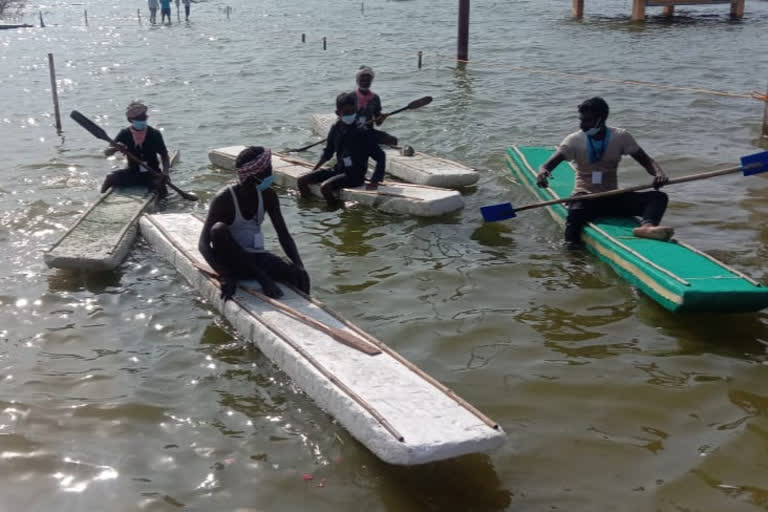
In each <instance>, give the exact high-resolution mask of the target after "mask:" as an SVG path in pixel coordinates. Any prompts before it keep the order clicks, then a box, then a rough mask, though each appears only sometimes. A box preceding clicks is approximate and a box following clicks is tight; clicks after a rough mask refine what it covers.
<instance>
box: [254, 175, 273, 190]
mask: <svg viewBox="0 0 768 512" xmlns="http://www.w3.org/2000/svg"><path fill="white" fill-rule="evenodd" d="M273 181H275V178H274V177H273V176H267V177H266V178H264V179H263V180H261V183H259V184H258V185H256V190H259V191H261V192H264V191H265V190H267V189H268V188H269V187H271V186H272V182H273Z"/></svg>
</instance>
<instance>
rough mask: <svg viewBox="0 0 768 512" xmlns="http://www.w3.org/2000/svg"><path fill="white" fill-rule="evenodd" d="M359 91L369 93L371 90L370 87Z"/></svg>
mask: <svg viewBox="0 0 768 512" xmlns="http://www.w3.org/2000/svg"><path fill="white" fill-rule="evenodd" d="M358 89H360V92H368V91H370V90H371V88H370V87H358Z"/></svg>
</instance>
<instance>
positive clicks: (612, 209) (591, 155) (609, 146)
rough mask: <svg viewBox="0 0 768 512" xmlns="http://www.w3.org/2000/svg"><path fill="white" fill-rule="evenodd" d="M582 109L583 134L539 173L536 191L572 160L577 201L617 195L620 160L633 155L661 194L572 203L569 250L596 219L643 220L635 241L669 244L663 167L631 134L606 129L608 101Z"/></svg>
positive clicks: (588, 103) (592, 101)
mask: <svg viewBox="0 0 768 512" xmlns="http://www.w3.org/2000/svg"><path fill="white" fill-rule="evenodd" d="M578 108H579V120H580V127H581V131H578V132H575V133H572V134H570V135H568V136H567V137H566V138H565V140H563V142H562V143H561V144H560V145H559V146H558V147H557V151H556V152H555V154H554V155H552V157H551V158H550V159H549V160H547V161H546V162H545V163H544V164H543V165H542V166H541V167H540V168H539V173H538V175H537V180H536V183H537V185H538V186H539V187H541V188H546V187H548V186H549V183H548V181H547V179H548V178H549V177H550V176H551V175H552V171H554V170H555V168H556V167H557V166H558V165H560V163H561V162H563V161H565V160H568V161H570V162H574V163H575V167H576V186H575V188H574V190H573V195H580V194H592V193H597V192H607V191H609V190H615V189H617V188H618V177H617V174H618V167H619V162H620V161H621V157H622V156H623V155H630V156H631V157H632V158H634V159H635V160H636V161H637V163H639V164H640V165H642V166H643V167H644V168H645V170H646V171H647V172H648V174H650V175H651V176H653V177H654V179H653V185H654V188H656V190H653V191H650V192H629V193H626V194H621V195H618V196H613V197H607V198H602V199H592V200H585V201H574V202H571V203H569V204H568V217H567V219H566V222H565V244H566V247H567V248H568V249H578V248H580V247H581V230H582V228H583V227H584V225H585V224H586V223H587V222H589V221H591V220H593V219H595V218H597V217H642V220H641V225H640V226H639V227H636V228H635V229H634V231H633V233H634V235H635V236H637V237H642V238H653V239H656V240H669V239H670V238H671V237H672V235H673V234H674V230H673V229H672V228H668V227H663V226H659V223H660V222H661V218H662V217H663V216H664V212H665V211H666V208H667V195H666V194H665V193H664V192H659V190H658V189H659V188H661V187H662V186H664V185H666V184H667V182H669V178H667V176H666V175H665V174H664V171H663V170H662V168H661V166H660V165H659V164H658V163H657V162H656V161H655V160H654V159H652V158H651V157H650V156H648V154H647V153H646V152H645V151H643V149H642V148H641V147H640V146H639V145H638V144H637V142H635V139H634V137H632V135H630V134H629V132H627V131H626V130H622V129H621V128H613V127H609V126H607V125H606V124H605V122H606V120H607V119H608V112H609V109H608V103H606V102H605V100H604V99H603V98H599V97H595V98H591V99H588V100H586V101H585V102H584V103H582V104H581V105H579V107H578Z"/></svg>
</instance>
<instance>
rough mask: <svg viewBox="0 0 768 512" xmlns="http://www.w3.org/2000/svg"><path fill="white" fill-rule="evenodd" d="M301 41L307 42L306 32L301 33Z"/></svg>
mask: <svg viewBox="0 0 768 512" xmlns="http://www.w3.org/2000/svg"><path fill="white" fill-rule="evenodd" d="M301 42H302V43H306V42H307V34H301Z"/></svg>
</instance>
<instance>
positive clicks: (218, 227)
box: [211, 222, 231, 244]
mask: <svg viewBox="0 0 768 512" xmlns="http://www.w3.org/2000/svg"><path fill="white" fill-rule="evenodd" d="M230 236H231V233H230V231H229V226H228V225H227V224H225V223H223V222H217V223H216V224H214V225H213V226H211V241H212V242H213V243H214V244H217V243H221V242H223V241H225V240H228V239H229V237H230Z"/></svg>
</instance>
